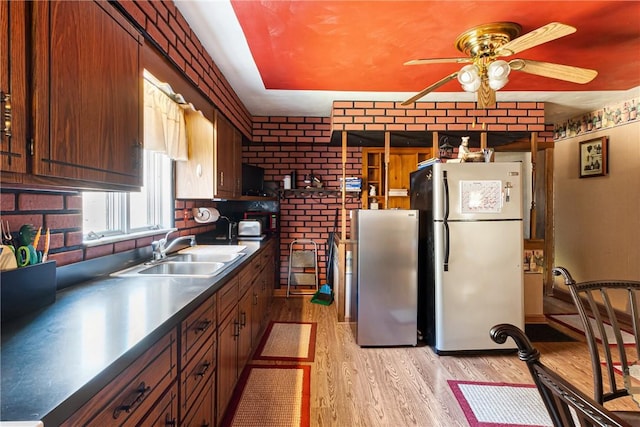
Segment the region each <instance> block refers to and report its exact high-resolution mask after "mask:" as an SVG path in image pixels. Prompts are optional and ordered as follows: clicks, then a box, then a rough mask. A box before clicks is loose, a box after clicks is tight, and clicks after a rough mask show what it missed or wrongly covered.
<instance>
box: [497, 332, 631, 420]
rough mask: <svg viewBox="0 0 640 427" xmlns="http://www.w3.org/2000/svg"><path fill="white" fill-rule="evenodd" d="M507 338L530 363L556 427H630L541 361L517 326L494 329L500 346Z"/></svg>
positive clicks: (529, 365)
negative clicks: (509, 338)
mask: <svg viewBox="0 0 640 427" xmlns="http://www.w3.org/2000/svg"><path fill="white" fill-rule="evenodd" d="M508 337H511V338H513V340H514V341H515V343H516V345H517V346H518V357H519V358H520V360H522V361H524V362H526V363H527V366H528V367H529V371H530V372H531V376H532V377H533V381H534V382H535V384H536V386H537V387H538V391H539V392H540V396H541V397H542V401H543V402H544V405H545V407H546V408H547V412H548V413H549V416H550V417H551V420H552V422H553V425H554V426H555V427H576V426H580V427H595V426H625V427H629V426H631V424H628V423H627V422H626V421H624V420H623V419H622V418H619V417H618V416H617V415H616V414H615V413H613V412H611V411H609V410H607V409H606V408H605V407H604V406H602V405H600V404H599V403H597V402H596V401H595V400H593V399H591V398H590V397H589V396H587V395H586V394H584V393H582V392H581V391H580V390H579V389H577V388H576V387H575V386H574V385H572V384H571V383H569V382H568V381H567V380H565V379H564V378H563V377H561V376H560V375H558V374H556V373H555V372H553V371H552V370H551V369H549V368H548V367H547V366H545V365H544V364H543V363H542V362H540V352H539V351H538V350H536V349H535V348H534V347H533V346H532V345H531V342H530V341H529V338H527V336H526V335H525V333H524V332H523V331H522V330H521V329H519V328H518V327H517V326H514V325H511V324H506V323H503V324H500V325H496V326H494V327H493V328H491V338H492V339H493V340H494V341H495V342H497V343H498V344H504V343H505V341H506V340H507V338H508Z"/></svg>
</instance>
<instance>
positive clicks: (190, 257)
mask: <svg viewBox="0 0 640 427" xmlns="http://www.w3.org/2000/svg"><path fill="white" fill-rule="evenodd" d="M242 256H244V253H242V252H234V253H221V254H212V253H211V254H207V253H202V254H201V253H179V254H177V255H172V256H170V257H169V258H168V261H170V262H234V261H235V260H237V259H238V258H240V257H242Z"/></svg>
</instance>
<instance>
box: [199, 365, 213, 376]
mask: <svg viewBox="0 0 640 427" xmlns="http://www.w3.org/2000/svg"><path fill="white" fill-rule="evenodd" d="M209 366H211V363H209V362H204V363H203V364H202V369H201V370H200V372H198V373H197V374H196V377H201V378H202V377H204V374H206V373H207V371H208V370H209Z"/></svg>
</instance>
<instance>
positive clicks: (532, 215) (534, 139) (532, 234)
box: [529, 132, 538, 239]
mask: <svg viewBox="0 0 640 427" xmlns="http://www.w3.org/2000/svg"><path fill="white" fill-rule="evenodd" d="M537 157H538V132H531V209H530V210H529V239H536V238H537V236H536V161H537Z"/></svg>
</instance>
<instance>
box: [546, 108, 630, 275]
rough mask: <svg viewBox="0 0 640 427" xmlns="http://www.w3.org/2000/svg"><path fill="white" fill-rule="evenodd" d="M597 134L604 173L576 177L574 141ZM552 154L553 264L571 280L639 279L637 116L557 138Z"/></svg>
mask: <svg viewBox="0 0 640 427" xmlns="http://www.w3.org/2000/svg"><path fill="white" fill-rule="evenodd" d="M602 136H609V173H608V175H607V176H603V177H593V178H583V179H580V178H579V173H578V150H579V143H580V142H581V141H586V140H589V139H593V138H599V137H602ZM554 159H555V161H554V171H553V176H554V227H555V265H556V266H563V267H566V268H567V269H568V270H569V272H571V274H572V276H573V278H574V279H575V280H576V281H586V280H598V279H626V280H640V121H637V122H634V123H632V124H627V125H623V126H618V127H613V128H608V129H605V130H603V131H599V132H594V133H590V134H587V135H581V136H577V137H574V138H569V139H565V140H560V141H556V143H555V149H554ZM556 284H558V281H556Z"/></svg>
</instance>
